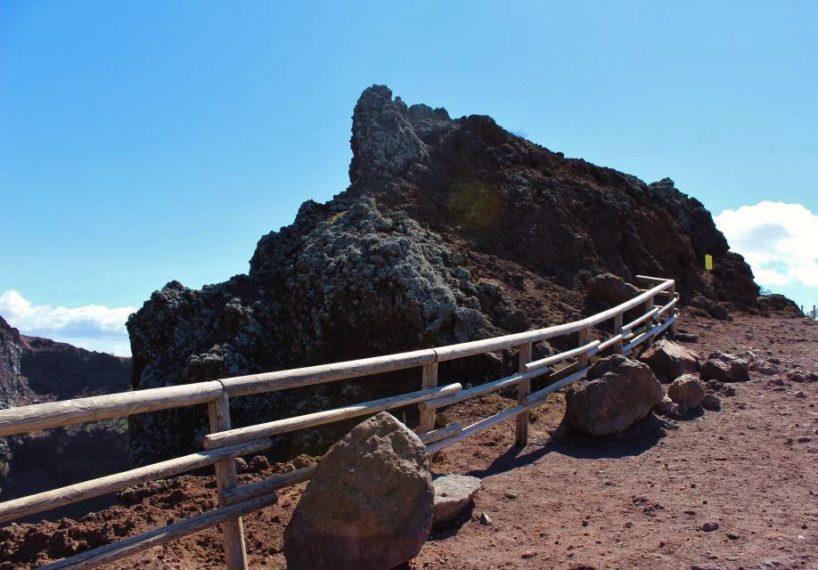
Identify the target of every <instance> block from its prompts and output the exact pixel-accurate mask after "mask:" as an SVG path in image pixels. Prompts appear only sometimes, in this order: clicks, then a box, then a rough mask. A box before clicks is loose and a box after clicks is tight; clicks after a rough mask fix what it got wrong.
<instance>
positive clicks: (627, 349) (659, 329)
mask: <svg viewBox="0 0 818 570" xmlns="http://www.w3.org/2000/svg"><path fill="white" fill-rule="evenodd" d="M677 318H678V317H677V316H676V315H673V316H671V317H668V319H667V320H666V321H665V322H663V323H662V324H661V325H657V326H655V327H654V328H652V329H650V330H648V331H646V332H643V333H642V334H640V335H638V336H637V337H635V338H634V339H633V340H632V341H631V342H629V343H628V344H626V345H625V346H623V347H622V354H629V353H630V352H632V351H633V349H634V348H636V347H637V346H639V345H640V344H642V343H643V342H645V341H646V340H648V339H649V338H652V337H654V336H656V335H658V334H661V333H663V332H664V331H665V330H667V328H668V327H669V326H670V325H672V324H673V323H675V322H676V319H677Z"/></svg>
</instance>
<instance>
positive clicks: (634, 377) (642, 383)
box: [565, 354, 664, 436]
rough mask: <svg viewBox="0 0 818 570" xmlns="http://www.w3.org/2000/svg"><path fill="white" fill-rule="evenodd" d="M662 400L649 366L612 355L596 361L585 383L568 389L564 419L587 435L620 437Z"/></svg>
mask: <svg viewBox="0 0 818 570" xmlns="http://www.w3.org/2000/svg"><path fill="white" fill-rule="evenodd" d="M663 396H664V391H663V390H662V385H661V384H659V381H658V380H656V377H655V376H654V375H653V372H651V370H650V368H649V367H648V365H646V364H644V363H642V362H639V361H636V360H631V359H629V358H626V357H625V356H622V355H621V354H614V355H612V356H608V357H606V358H603V359H601V360H598V361H597V362H596V363H595V364H594V365H593V366H592V367H591V369H590V370H589V371H588V376H587V379H586V380H582V381H579V382H577V383H576V384H574V385H572V386H571V388H569V390H568V393H567V394H566V397H565V419H566V420H567V422H568V424H569V425H570V426H571V427H572V428H574V429H575V430H577V431H580V432H582V433H586V434H588V435H593V436H600V435H607V434H615V433H620V432H623V431H625V429H627V428H628V427H629V426H630V425H631V424H633V423H634V422H635V421H637V420H640V419H642V418H644V417H645V416H646V415H648V413H650V410H651V408H653V407H654V406H655V405H657V404H659V403H660V402H661V401H662V397H663Z"/></svg>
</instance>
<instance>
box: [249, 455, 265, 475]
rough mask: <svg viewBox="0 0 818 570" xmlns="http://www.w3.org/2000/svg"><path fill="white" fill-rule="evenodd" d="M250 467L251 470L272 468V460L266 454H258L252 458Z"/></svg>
mask: <svg viewBox="0 0 818 570" xmlns="http://www.w3.org/2000/svg"><path fill="white" fill-rule="evenodd" d="M249 468H250V469H249V470H250V471H254V472H258V471H264V470H265V469H269V468H270V460H269V459H267V458H266V457H265V456H264V455H256V456H255V457H253V459H251V460H250V465H249Z"/></svg>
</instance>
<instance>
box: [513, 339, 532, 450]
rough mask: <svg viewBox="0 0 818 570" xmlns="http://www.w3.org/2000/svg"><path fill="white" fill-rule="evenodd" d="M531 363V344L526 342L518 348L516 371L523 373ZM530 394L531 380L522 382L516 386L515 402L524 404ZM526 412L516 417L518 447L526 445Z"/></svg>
mask: <svg viewBox="0 0 818 570" xmlns="http://www.w3.org/2000/svg"><path fill="white" fill-rule="evenodd" d="M529 362H531V343H530V342H527V343H525V344H523V345H521V346H520V355H519V360H518V362H517V370H518V371H519V372H525V365H526V364H528V363H529ZM530 393H531V380H523V381H522V382H520V383H519V384H517V402H519V403H520V404H523V403H525V398H526V396H528V395H529V394H530ZM528 415H529V414H528V410H526V411H524V412H523V413H521V414H518V415H517V431H516V437H515V439H516V441H515V443H516V444H517V446H518V447H525V446H526V445H528Z"/></svg>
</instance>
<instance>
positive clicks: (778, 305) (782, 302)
mask: <svg viewBox="0 0 818 570" xmlns="http://www.w3.org/2000/svg"><path fill="white" fill-rule="evenodd" d="M758 307H759V309H761V310H762V311H764V312H766V313H778V314H783V315H785V316H789V317H803V316H804V312H803V311H802V310H801V307H799V306H798V305H796V304H795V302H794V301H792V300H791V299H788V298H787V297H785V296H784V295H779V294H776V293H773V294H771V295H762V296H761V297H759V298H758Z"/></svg>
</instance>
